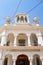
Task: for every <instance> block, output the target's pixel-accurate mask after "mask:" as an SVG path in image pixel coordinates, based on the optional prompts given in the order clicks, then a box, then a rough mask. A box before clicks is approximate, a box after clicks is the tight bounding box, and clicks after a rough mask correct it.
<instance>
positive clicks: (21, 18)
mask: <svg viewBox="0 0 43 65" xmlns="http://www.w3.org/2000/svg"><path fill="white" fill-rule="evenodd" d="M15 23H16V24H29V16H28V15H26V14H18V15H16V18H15Z"/></svg>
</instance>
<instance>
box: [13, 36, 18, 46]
mask: <svg viewBox="0 0 43 65" xmlns="http://www.w3.org/2000/svg"><path fill="white" fill-rule="evenodd" d="M16 38H17V36H15V38H14V46H16Z"/></svg>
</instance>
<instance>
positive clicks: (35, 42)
mask: <svg viewBox="0 0 43 65" xmlns="http://www.w3.org/2000/svg"><path fill="white" fill-rule="evenodd" d="M30 42H31V45H32V46H38V39H37V36H36V35H35V34H34V33H32V34H31V35H30Z"/></svg>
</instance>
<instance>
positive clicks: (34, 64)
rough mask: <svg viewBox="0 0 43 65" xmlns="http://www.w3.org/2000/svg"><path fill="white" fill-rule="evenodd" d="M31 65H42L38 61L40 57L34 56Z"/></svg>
mask: <svg viewBox="0 0 43 65" xmlns="http://www.w3.org/2000/svg"><path fill="white" fill-rule="evenodd" d="M32 65H42V62H41V60H40V56H39V55H38V54H35V55H34V56H33V60H32Z"/></svg>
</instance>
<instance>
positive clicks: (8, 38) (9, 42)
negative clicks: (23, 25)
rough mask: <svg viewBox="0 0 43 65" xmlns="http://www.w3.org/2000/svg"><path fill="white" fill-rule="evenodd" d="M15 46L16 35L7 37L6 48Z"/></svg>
mask: <svg viewBox="0 0 43 65" xmlns="http://www.w3.org/2000/svg"><path fill="white" fill-rule="evenodd" d="M13 44H14V34H13V33H10V34H8V36H7V43H6V46H13Z"/></svg>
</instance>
